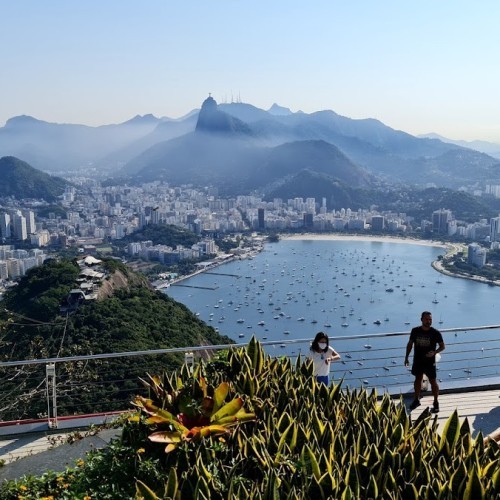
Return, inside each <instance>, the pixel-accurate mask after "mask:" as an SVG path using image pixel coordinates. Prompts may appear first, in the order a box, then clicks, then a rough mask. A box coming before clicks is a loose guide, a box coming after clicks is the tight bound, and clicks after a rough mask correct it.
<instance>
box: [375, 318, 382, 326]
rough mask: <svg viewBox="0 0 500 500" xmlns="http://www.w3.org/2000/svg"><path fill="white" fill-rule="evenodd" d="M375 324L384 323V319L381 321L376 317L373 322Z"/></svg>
mask: <svg viewBox="0 0 500 500" xmlns="http://www.w3.org/2000/svg"><path fill="white" fill-rule="evenodd" d="M373 324H374V325H381V324H382V321H380V320H379V319H376V320H375V321H374V322H373Z"/></svg>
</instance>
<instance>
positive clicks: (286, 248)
mask: <svg viewBox="0 0 500 500" xmlns="http://www.w3.org/2000/svg"><path fill="white" fill-rule="evenodd" d="M443 253H444V249H443V248H439V247H431V246H422V245H412V244H407V243H399V242H394V243H393V242H366V241H324V240H283V241H280V242H278V243H273V244H267V245H266V246H265V249H264V250H263V251H262V252H261V253H260V254H259V255H257V256H256V257H254V258H253V259H247V260H241V261H240V260H238V261H233V262H230V263H228V264H225V265H223V266H220V267H218V268H216V269H214V270H212V272H213V273H221V274H211V273H204V274H201V275H198V276H195V277H193V278H190V279H188V280H185V281H183V282H182V283H181V284H182V285H184V286H183V287H180V286H174V287H170V288H169V289H167V291H166V293H168V295H169V296H171V297H173V298H174V299H176V300H178V301H179V302H182V303H183V304H185V305H186V306H187V307H189V308H190V309H191V311H193V312H194V313H195V314H197V315H199V317H200V318H201V319H203V320H204V321H206V322H207V323H208V324H210V325H211V326H213V327H214V328H217V329H218V330H219V331H220V333H222V334H225V335H228V336H229V337H231V338H233V339H234V340H235V341H237V342H247V341H248V340H249V339H250V338H251V336H252V335H255V336H256V337H257V338H258V339H259V340H262V341H277V340H279V341H283V340H290V339H304V338H313V337H314V335H315V334H316V333H317V332H318V331H320V330H321V331H324V332H326V333H327V334H328V335H329V336H330V337H334V338H335V339H336V340H335V342H334V347H335V348H336V349H337V350H339V351H340V352H341V354H343V363H335V364H334V365H333V370H334V372H335V374H336V375H335V376H336V378H338V377H339V376H343V377H344V378H345V379H346V380H348V381H351V383H352V384H353V385H359V384H365V385H368V386H394V385H398V384H408V383H409V382H411V380H412V378H411V375H409V374H408V371H407V370H406V369H405V368H404V367H403V366H402V361H403V359H404V354H405V345H406V342H407V336H404V337H382V338H377V339H368V340H367V339H349V340H345V341H342V340H339V339H337V338H338V337H347V336H349V337H351V336H356V335H364V334H370V333H386V332H409V331H410V329H411V327H412V326H417V325H419V324H420V314H421V312H422V311H424V310H429V311H431V312H432V314H433V318H434V327H436V328H438V329H446V328H454V327H472V326H483V325H493V324H498V323H500V321H499V314H498V306H497V305H498V304H500V287H491V286H488V285H486V284H483V283H478V282H474V281H471V280H465V279H460V278H453V277H449V276H445V275H442V274H440V273H438V272H437V271H435V270H434V269H433V268H432V267H431V262H432V261H433V260H435V259H436V258H437V256H438V255H439V254H443ZM222 274H223V275H222ZM191 287H206V288H191ZM376 321H378V322H380V324H375V323H374V322H376ZM329 325H330V326H329ZM444 337H445V342H446V343H447V349H446V352H445V353H444V354H443V359H442V362H441V363H440V365H438V366H439V371H440V373H439V377H440V378H441V380H442V381H443V382H446V383H448V384H449V383H451V382H452V381H455V383H456V381H458V380H472V379H474V378H476V379H477V378H478V377H485V376H495V375H497V374H498V368H497V365H498V356H499V353H500V341H497V342H494V341H493V340H494V339H497V338H499V337H500V331H499V330H490V331H474V332H459V333H456V334H455V333H453V334H451V333H450V334H448V335H446V334H444ZM266 349H267V350H268V351H269V352H270V353H271V354H272V355H288V356H292V357H294V356H296V355H297V354H300V353H302V354H304V353H306V352H307V350H308V346H307V344H293V345H288V346H280V345H278V346H269V347H267V348H266ZM349 356H350V357H349ZM495 359H496V361H495Z"/></svg>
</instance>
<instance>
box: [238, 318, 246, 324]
mask: <svg viewBox="0 0 500 500" xmlns="http://www.w3.org/2000/svg"><path fill="white" fill-rule="evenodd" d="M244 322H245V320H244V319H242V318H240V319H237V320H236V323H244Z"/></svg>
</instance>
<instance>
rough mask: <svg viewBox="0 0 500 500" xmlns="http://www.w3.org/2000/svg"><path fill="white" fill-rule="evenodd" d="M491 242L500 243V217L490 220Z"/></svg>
mask: <svg viewBox="0 0 500 500" xmlns="http://www.w3.org/2000/svg"><path fill="white" fill-rule="evenodd" d="M490 241H500V217H492V218H491V219H490Z"/></svg>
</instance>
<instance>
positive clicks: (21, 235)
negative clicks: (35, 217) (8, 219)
mask: <svg viewBox="0 0 500 500" xmlns="http://www.w3.org/2000/svg"><path fill="white" fill-rule="evenodd" d="M12 226H13V229H14V237H15V238H16V240H21V241H24V240H26V239H28V231H27V230H26V217H24V216H23V215H18V214H16V215H14V217H13V218H12Z"/></svg>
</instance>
